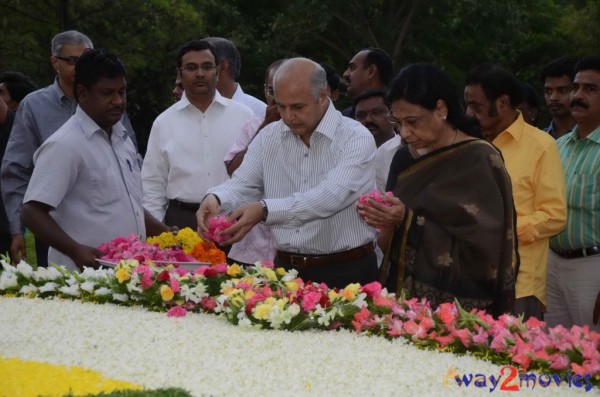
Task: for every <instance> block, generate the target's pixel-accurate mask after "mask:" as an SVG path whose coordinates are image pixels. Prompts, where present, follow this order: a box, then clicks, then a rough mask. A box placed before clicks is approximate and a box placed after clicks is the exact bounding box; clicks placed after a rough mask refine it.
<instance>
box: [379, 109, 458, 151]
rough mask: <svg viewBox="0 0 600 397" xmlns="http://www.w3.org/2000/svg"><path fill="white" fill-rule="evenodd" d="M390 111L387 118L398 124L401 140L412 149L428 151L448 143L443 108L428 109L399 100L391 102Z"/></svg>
mask: <svg viewBox="0 0 600 397" xmlns="http://www.w3.org/2000/svg"><path fill="white" fill-rule="evenodd" d="M390 113H391V114H390V115H389V117H388V120H389V121H390V122H393V123H395V124H396V125H397V126H398V130H399V131H400V136H401V137H402V140H403V141H404V142H406V143H407V144H409V145H410V146H412V148H413V149H424V151H427V152H430V151H433V150H436V149H439V148H441V147H443V146H446V145H447V144H448V136H447V130H448V128H444V124H445V123H446V122H445V121H444V119H445V116H446V112H445V110H443V109H435V110H429V109H425V108H423V107H421V106H419V105H414V104H412V103H408V102H406V101H404V100H399V101H394V102H393V103H392V110H391V112H390ZM450 131H451V130H450ZM419 152H421V151H419Z"/></svg>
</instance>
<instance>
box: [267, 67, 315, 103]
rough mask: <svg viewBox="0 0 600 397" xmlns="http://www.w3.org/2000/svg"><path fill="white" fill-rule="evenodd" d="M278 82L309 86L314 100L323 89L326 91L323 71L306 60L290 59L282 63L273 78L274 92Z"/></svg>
mask: <svg viewBox="0 0 600 397" xmlns="http://www.w3.org/2000/svg"><path fill="white" fill-rule="evenodd" d="M278 80H292V81H294V80H295V81H296V83H297V84H301V85H309V86H310V87H311V90H312V93H313V97H314V99H315V100H317V99H318V98H319V95H320V93H321V91H322V90H323V89H325V90H327V74H326V73H325V69H323V68H322V67H321V65H319V64H318V63H316V62H314V61H312V60H310V59H308V58H291V59H288V60H286V61H285V62H283V64H282V65H281V66H280V67H279V69H277V73H275V77H274V78H273V86H274V88H275V90H277V88H276V85H277V81H278Z"/></svg>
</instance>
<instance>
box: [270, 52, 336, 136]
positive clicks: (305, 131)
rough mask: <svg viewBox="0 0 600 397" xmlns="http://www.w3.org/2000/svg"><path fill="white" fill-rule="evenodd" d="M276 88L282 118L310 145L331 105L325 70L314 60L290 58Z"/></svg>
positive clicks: (277, 75) (278, 75) (277, 76)
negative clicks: (311, 138) (314, 133)
mask: <svg viewBox="0 0 600 397" xmlns="http://www.w3.org/2000/svg"><path fill="white" fill-rule="evenodd" d="M273 89H274V91H275V102H276V103H277V107H278V108H279V114H280V115H281V119H282V120H283V122H284V123H285V124H286V125H287V126H288V127H289V128H290V130H291V132H292V133H293V134H295V135H298V136H299V137H300V138H302V140H303V141H304V143H305V144H306V145H308V144H309V140H310V137H311V136H312V133H313V132H314V130H315V128H316V127H317V125H318V124H319V122H320V121H321V119H322V118H323V116H324V115H325V112H326V111H327V108H328V106H329V98H328V97H327V76H326V74H325V70H324V69H323V68H322V67H321V66H320V65H319V64H318V63H316V62H313V61H311V60H310V59H306V58H291V59H288V60H287V61H285V62H284V63H283V64H282V65H281V66H280V67H279V69H277V72H276V73H275V76H274V78H273Z"/></svg>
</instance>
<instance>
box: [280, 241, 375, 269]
mask: <svg viewBox="0 0 600 397" xmlns="http://www.w3.org/2000/svg"><path fill="white" fill-rule="evenodd" d="M374 250H375V246H374V244H373V243H372V242H371V243H368V244H365V245H362V246H360V247H357V248H353V249H351V250H348V251H342V252H336V253H334V254H327V255H308V254H306V255H305V254H297V253H293V252H285V251H277V257H278V258H279V259H280V260H281V261H283V262H285V263H287V264H289V265H291V266H292V267H297V268H301V267H312V266H330V265H336V264H342V263H346V262H352V261H356V260H358V259H362V258H364V257H366V256H368V255H370V254H371V253H373V251H374Z"/></svg>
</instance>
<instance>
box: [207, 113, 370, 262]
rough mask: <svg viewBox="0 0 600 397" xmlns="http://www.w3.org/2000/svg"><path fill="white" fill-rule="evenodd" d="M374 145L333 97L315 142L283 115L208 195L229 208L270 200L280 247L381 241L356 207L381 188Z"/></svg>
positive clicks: (324, 249) (321, 248) (317, 250)
mask: <svg viewBox="0 0 600 397" xmlns="http://www.w3.org/2000/svg"><path fill="white" fill-rule="evenodd" d="M375 150H376V147H375V141H374V140H373V135H371V133H370V132H369V131H368V130H367V129H366V128H365V127H363V126H362V125H361V124H360V123H359V122H357V121H355V120H352V119H349V118H347V117H343V116H342V115H341V113H340V112H338V111H337V110H335V108H334V106H333V104H332V103H331V102H330V103H329V107H328V109H327V111H326V113H325V115H324V116H323V118H322V119H321V121H320V122H319V124H318V125H317V127H316V128H315V131H314V133H313V134H312V136H311V138H310V147H307V146H306V145H305V144H304V143H303V142H302V140H301V139H300V138H299V137H298V136H296V135H294V134H292V132H291V131H290V129H289V128H288V127H287V126H286V125H285V123H284V122H283V121H277V122H275V123H271V124H269V125H268V126H267V127H265V128H264V129H263V130H262V131H261V132H260V134H258V135H257V136H256V138H255V139H254V140H253V141H252V143H251V144H250V146H249V148H248V152H247V153H246V156H245V157H244V162H243V163H242V165H241V166H240V168H238V169H237V171H236V172H235V173H234V174H233V177H232V179H230V180H228V181H226V182H225V183H223V184H221V185H219V186H217V187H214V188H212V189H210V190H209V193H214V194H215V195H216V196H217V197H219V200H221V205H222V210H223V211H225V212H229V211H232V210H234V209H235V208H237V207H239V206H242V205H244V204H248V203H251V202H256V201H258V200H260V199H263V198H264V199H265V202H266V204H267V207H268V210H269V215H268V217H267V221H266V224H267V225H270V226H271V231H272V232H273V234H274V236H275V240H276V242H277V247H278V249H280V250H283V251H288V252H296V253H302V254H331V253H335V252H341V251H346V250H349V249H352V248H355V247H359V246H361V245H364V244H367V243H369V242H371V241H373V240H374V239H375V229H373V228H371V227H370V226H368V225H367V224H366V223H365V222H364V221H363V220H362V219H361V218H360V217H359V215H358V212H357V210H356V205H355V204H356V201H357V200H358V198H359V197H360V196H361V195H363V194H365V193H368V192H370V191H372V190H374V189H375V171H374V166H373V158H374V155H375Z"/></svg>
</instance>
